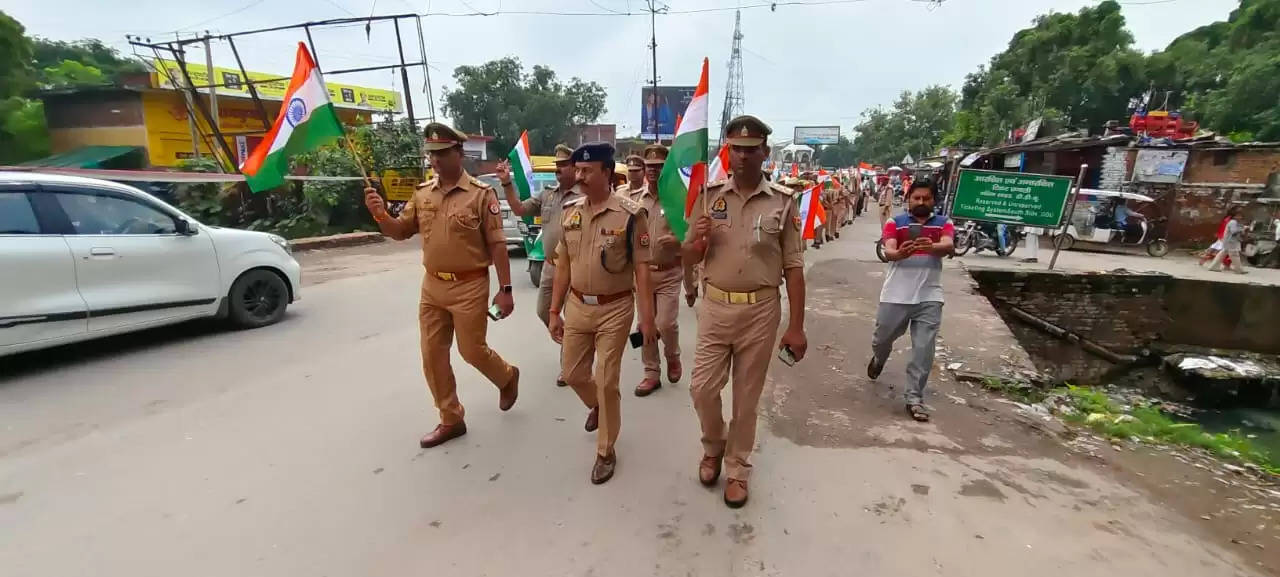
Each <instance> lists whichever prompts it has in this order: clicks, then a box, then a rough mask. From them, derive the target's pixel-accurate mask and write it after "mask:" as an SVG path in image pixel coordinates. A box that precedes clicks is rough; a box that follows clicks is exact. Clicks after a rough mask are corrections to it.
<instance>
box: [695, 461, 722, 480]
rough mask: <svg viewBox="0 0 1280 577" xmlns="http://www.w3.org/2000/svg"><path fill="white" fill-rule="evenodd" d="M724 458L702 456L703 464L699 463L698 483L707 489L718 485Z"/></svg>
mask: <svg viewBox="0 0 1280 577" xmlns="http://www.w3.org/2000/svg"><path fill="white" fill-rule="evenodd" d="M723 459H724V458H723V457H710V456H707V455H703V456H702V462H700V463H698V481H699V482H701V483H702V484H703V485H705V486H707V487H711V486H713V485H715V484H716V481H717V480H718V479H720V463H722V462H723Z"/></svg>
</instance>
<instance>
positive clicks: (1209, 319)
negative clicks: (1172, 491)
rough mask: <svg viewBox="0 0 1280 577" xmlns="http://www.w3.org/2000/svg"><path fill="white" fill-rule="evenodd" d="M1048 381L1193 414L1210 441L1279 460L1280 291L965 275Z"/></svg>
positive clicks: (1141, 277) (1103, 277) (1110, 278)
mask: <svg viewBox="0 0 1280 577" xmlns="http://www.w3.org/2000/svg"><path fill="white" fill-rule="evenodd" d="M970 274H971V275H972V276H973V278H974V280H975V281H976V282H977V286H978V290H979V291H980V292H981V294H982V295H983V296H985V297H986V298H987V299H989V300H990V301H991V303H992V304H993V305H994V307H995V308H996V310H997V311H998V312H999V314H1000V316H1001V318H1002V319H1003V320H1004V321H1005V323H1006V324H1007V325H1008V326H1009V328H1010V330H1011V331H1012V332H1013V334H1014V336H1015V337H1016V338H1017V339H1018V341H1019V343H1020V344H1021V345H1022V347H1023V348H1024V349H1025V350H1026V351H1027V353H1028V354H1029V355H1030V356H1031V359H1032V361H1033V362H1034V363H1035V365H1036V368H1037V370H1038V371H1039V372H1040V373H1042V374H1043V375H1046V376H1047V377H1048V379H1049V380H1050V381H1052V382H1057V383H1063V382H1065V383H1071V384H1082V385H1095V386H1102V385H1117V386H1121V387H1129V388H1136V389H1139V390H1141V391H1143V392H1144V393H1145V394H1148V395H1151V396H1156V397H1160V398H1164V399H1168V400H1172V401H1177V402H1180V403H1184V404H1187V405H1189V406H1190V407H1192V408H1193V409H1192V410H1191V411H1189V414H1188V415H1186V417H1188V418H1190V419H1191V420H1194V421H1196V422H1198V423H1200V424H1201V425H1202V426H1203V427H1204V428H1205V430H1208V431H1210V432H1225V431H1231V430H1235V431H1239V432H1241V433H1242V434H1245V435H1248V436H1250V437H1251V438H1252V439H1253V440H1254V441H1255V443H1257V444H1258V445H1259V446H1261V447H1262V448H1265V449H1266V450H1268V451H1269V452H1270V453H1271V454H1273V455H1280V325H1278V324H1277V319H1280V287H1274V286H1264V285H1253V284H1243V283H1227V282H1214V281H1205V280H1195V279H1181V278H1175V277H1172V276H1168V275H1160V274H1129V273H1119V272H1116V273H1105V274H1071V273H1056V272H1048V271H1043V272H1024V271H998V270H971V271H970Z"/></svg>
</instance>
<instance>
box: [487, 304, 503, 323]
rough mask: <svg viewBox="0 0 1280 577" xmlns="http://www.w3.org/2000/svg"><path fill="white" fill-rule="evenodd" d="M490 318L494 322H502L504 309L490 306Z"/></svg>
mask: <svg viewBox="0 0 1280 577" xmlns="http://www.w3.org/2000/svg"><path fill="white" fill-rule="evenodd" d="M489 318H491V319H493V320H495V321H500V320H502V309H500V308H498V305H490V306H489Z"/></svg>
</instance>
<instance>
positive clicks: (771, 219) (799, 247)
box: [694, 179, 804, 292]
mask: <svg viewBox="0 0 1280 577" xmlns="http://www.w3.org/2000/svg"><path fill="white" fill-rule="evenodd" d="M694 214H706V215H708V216H710V217H711V235H710V245H709V246H708V248H707V254H706V258H705V259H704V260H703V261H702V274H703V278H704V279H705V280H706V282H707V283H708V284H710V285H712V286H714V287H716V288H719V289H721V290H726V291H731V292H752V291H755V290H759V289H761V288H764V287H777V286H780V285H781V284H782V271H783V270H784V269H789V268H803V267H804V237H803V231H802V229H803V227H804V223H802V222H800V209H799V207H798V206H797V204H796V201H795V197H794V196H793V193H792V191H791V189H789V188H787V187H785V186H782V185H778V184H772V183H770V182H769V181H767V180H764V179H761V180H760V184H759V185H758V186H756V188H755V189H754V190H748V191H739V190H736V189H735V188H734V184H733V180H724V181H720V182H715V183H712V184H710V185H708V186H707V190H706V191H704V192H703V193H702V194H701V195H699V197H698V200H697V203H696V206H695V207H694Z"/></svg>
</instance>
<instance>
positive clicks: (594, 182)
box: [365, 116, 846, 507]
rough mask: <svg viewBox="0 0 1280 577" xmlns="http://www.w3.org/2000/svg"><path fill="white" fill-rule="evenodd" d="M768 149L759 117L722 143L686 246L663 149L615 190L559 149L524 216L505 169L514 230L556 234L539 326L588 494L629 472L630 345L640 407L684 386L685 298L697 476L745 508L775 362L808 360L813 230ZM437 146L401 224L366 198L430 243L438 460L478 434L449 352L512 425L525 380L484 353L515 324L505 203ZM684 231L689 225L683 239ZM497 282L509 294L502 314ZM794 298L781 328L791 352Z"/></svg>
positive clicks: (370, 192) (458, 158)
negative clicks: (492, 330) (581, 415)
mask: <svg viewBox="0 0 1280 577" xmlns="http://www.w3.org/2000/svg"><path fill="white" fill-rule="evenodd" d="M770 133H771V130H770V128H769V127H768V126H767V125H766V124H765V123H764V122H762V121H760V120H759V119H757V118H755V117H752V116H740V117H737V118H735V119H733V120H732V121H730V122H729V123H728V124H727V125H726V126H725V139H724V140H725V142H726V143H727V144H728V146H729V165H730V176H729V178H727V179H725V180H721V181H717V182H712V183H708V184H707V185H706V186H705V189H703V190H700V191H699V190H698V187H697V186H696V183H695V186H694V188H692V189H690V192H689V199H688V200H689V202H688V206H687V209H686V213H685V214H684V215H673V216H676V217H677V218H678V217H685V219H683V220H680V221H679V224H680V225H681V227H680V230H681V231H682V234H683V235H684V238H683V239H680V238H678V237H677V235H676V234H675V233H673V232H672V226H671V223H672V221H670V220H669V219H668V215H667V212H666V211H665V210H664V208H663V206H664V203H663V202H662V199H660V198H659V194H658V182H659V177H660V176H661V175H662V173H663V168H664V164H665V162H666V161H667V159H668V150H667V149H666V147H663V146H661V145H652V146H649V147H647V148H646V149H645V150H644V151H643V153H642V154H641V155H639V156H634V155H633V156H630V157H628V158H626V159H625V165H626V170H627V176H628V183H627V184H626V185H625V186H624V187H620V188H618V189H614V188H613V184H612V177H613V174H614V172H615V170H616V166H615V160H614V155H615V151H614V149H613V147H612V145H609V144H606V143H591V144H584V145H582V146H579V147H578V148H576V149H572V150H570V149H569V148H568V147H565V146H560V147H557V149H556V167H557V183H558V184H557V185H556V186H555V187H554V188H552V189H549V190H548V191H544V192H543V194H542V195H541V196H538V197H535V198H530V199H526V200H523V201H522V200H520V199H519V198H517V196H516V192H515V190H514V188H513V186H512V184H511V180H512V179H511V168H510V167H509V166H507V165H504V166H501V167H500V168H499V169H498V171H497V176H498V179H499V181H500V182H501V183H502V185H503V189H504V191H503V192H504V195H505V197H506V198H507V200H508V203H509V204H510V206H511V208H512V212H514V213H516V214H517V215H523V214H538V215H541V216H542V222H543V224H544V226H545V228H544V229H543V235H544V237H543V238H544V242H545V243H546V244H545V245H544V246H546V248H547V250H548V261H547V263H546V265H545V266H544V269H543V271H544V272H543V279H542V283H541V286H542V287H546V288H545V289H544V290H545V295H540V297H539V303H538V304H539V307H538V308H539V310H538V314H539V317H540V318H542V320H543V321H544V323H545V324H546V325H547V329H548V331H549V332H550V334H551V337H552V339H553V340H554V341H555V342H556V343H559V344H560V345H561V351H560V359H561V373H560V375H561V376H560V378H559V379H558V380H559V381H562V382H563V384H567V385H568V386H569V387H571V388H572V389H573V391H574V392H575V393H576V394H577V396H578V398H579V399H581V401H582V403H583V405H584V407H585V409H586V412H587V418H586V422H585V429H586V430H587V431H594V432H596V434H597V443H596V459H595V463H594V465H593V466H592V468H591V474H590V479H591V482H592V483H595V484H600V483H604V482H606V481H608V480H609V479H610V478H612V476H613V475H614V473H615V471H616V470H617V466H618V455H617V452H616V450H615V445H616V443H617V439H618V433H619V430H620V428H621V424H622V415H621V394H620V391H619V377H620V373H621V361H622V353H623V352H624V350H625V347H626V346H627V344H628V337H629V335H632V330H633V327H638V330H637V331H636V332H637V333H638V334H637V335H634V336H632V337H631V338H633V339H638V340H639V341H641V342H640V345H641V346H642V347H643V351H642V353H643V354H642V358H643V362H644V379H643V380H642V381H641V382H640V383H639V385H637V387H636V389H635V394H636V395H637V396H641V397H643V396H647V395H649V394H652V393H653V392H654V391H656V390H658V389H659V388H661V386H662V381H661V377H662V376H663V371H662V364H663V363H662V362H663V361H664V360H665V363H666V372H665V376H666V377H667V380H668V381H669V382H676V381H679V380H680V379H681V377H682V376H683V364H682V362H681V358H680V343H679V327H678V322H677V317H678V314H677V313H678V306H679V300H680V299H679V296H680V292H681V287H683V288H684V292H685V296H686V302H687V303H688V304H689V306H694V304H695V302H696V301H697V300H698V298H697V297H698V296H699V293H701V295H702V297H703V298H702V299H701V302H700V303H699V304H698V307H699V308H698V326H697V331H696V332H697V338H696V345H695V354H694V359H693V369H692V374H691V375H692V376H691V379H692V382H691V384H690V386H689V391H690V394H691V396H692V398H693V405H694V409H695V411H696V412H697V415H698V420H699V423H700V427H701V444H702V455H701V458H700V459H699V461H698V462H697V465H696V472H695V474H696V475H697V477H698V480H699V481H700V482H701V483H702V484H704V485H707V486H714V485H716V483H717V482H718V480H719V478H720V476H721V473H722V471H723V472H724V473H725V474H726V482H725V488H724V501H725V503H726V504H728V505H729V506H730V507H741V506H742V505H744V504H745V503H746V502H747V499H748V495H749V491H748V481H749V478H750V474H751V463H750V456H751V451H752V449H753V447H754V444H755V435H756V414H757V408H758V404H759V401H760V396H761V392H762V390H763V388H764V381H765V376H766V374H767V373H768V369H769V363H770V362H771V361H772V359H773V357H774V356H775V355H781V356H784V357H786V358H788V359H795V360H799V359H802V358H804V355H805V352H806V349H807V347H808V342H807V340H806V336H805V331H804V309H805V288H804V257H803V251H804V248H805V242H804V232H805V223H804V222H803V220H802V216H801V212H800V205H799V203H798V202H797V200H798V193H797V192H796V190H795V187H794V184H795V183H789V184H792V185H793V186H784V185H783V184H779V183H774V182H771V181H770V180H769V179H768V178H767V177H766V175H765V173H764V172H763V170H762V167H763V165H764V162H765V160H766V159H767V158H768V155H769V147H768V142H767V141H768V137H769V134H770ZM425 137H426V138H425V143H426V150H427V151H428V154H429V156H430V161H431V164H432V166H434V167H435V171H436V176H435V177H434V178H432V179H431V180H429V181H427V182H426V183H424V184H422V185H421V186H420V187H419V188H418V189H417V191H416V192H415V194H414V197H413V199H412V200H411V201H410V202H409V203H408V204H407V205H406V207H405V209H404V210H403V211H402V212H401V213H400V214H399V215H398V216H395V217H392V216H391V215H390V214H388V213H387V210H386V207H385V204H384V203H383V200H382V198H381V196H379V194H378V193H377V191H376V190H374V189H373V188H368V189H366V191H365V203H366V206H367V207H368V209H369V211H370V213H371V214H372V215H373V217H374V220H375V221H376V222H377V223H378V226H379V228H380V230H381V231H382V233H383V234H384V235H386V236H389V237H391V238H395V239H406V238H410V237H412V236H414V235H418V236H421V237H422V251H423V265H424V267H425V269H426V270H425V275H424V277H423V281H422V292H421V297H420V301H419V324H420V329H421V348H422V361H423V373H424V375H425V377H426V380H427V385H428V388H429V389H430V390H431V394H432V397H433V399H434V400H435V405H436V408H437V410H438V412H439V416H440V424H439V425H438V426H437V427H436V428H435V429H434V430H433V431H432V432H431V433H429V434H427V435H426V436H424V437H423V438H422V439H421V441H420V443H419V444H420V446H421V447H423V448H428V447H434V446H436V445H439V444H441V443H444V442H446V441H449V440H451V439H454V438H457V437H460V436H462V435H465V434H466V432H467V429H466V423H465V421H464V411H463V408H462V405H461V403H460V402H459V401H458V396H457V393H456V381H455V379H454V375H453V370H452V367H451V366H450V363H449V353H450V350H449V349H450V348H451V347H452V343H453V341H454V337H455V335H456V337H457V344H458V352H459V353H460V354H461V356H462V358H463V360H465V361H466V362H467V363H468V364H471V365H472V366H474V367H476V368H477V369H478V370H479V371H480V372H481V373H482V374H484V375H485V377H486V378H488V379H489V380H490V381H491V382H492V383H493V384H494V385H495V386H496V387H497V388H498V406H499V409H501V410H503V411H506V410H509V409H511V407H512V406H514V405H515V403H516V400H517V397H518V394H519V381H520V371H519V369H518V368H516V367H513V366H511V365H509V364H507V363H506V362H505V361H504V360H503V359H502V358H501V357H500V356H499V355H498V354H497V353H496V352H494V351H493V350H492V349H490V348H489V346H488V344H487V343H486V329H487V326H488V320H489V319H488V318H486V316H487V315H489V314H491V312H492V314H493V315H494V316H497V317H498V318H502V317H505V316H507V315H510V314H511V312H512V310H513V309H514V302H513V300H512V291H511V271H510V263H509V261H508V260H507V253H506V247H505V244H504V239H503V234H502V219H501V211H500V207H499V204H498V196H497V191H495V190H494V189H493V188H491V187H490V186H488V185H486V184H484V183H483V182H481V181H479V180H477V179H475V178H473V177H471V176H470V175H468V174H467V173H466V172H465V171H464V170H463V169H462V159H463V156H462V144H463V143H464V142H465V141H466V138H467V137H466V135H465V134H463V133H461V132H459V131H457V130H454V129H453V128H451V127H449V126H446V125H444V124H441V123H434V122H433V123H431V124H428V125H427V127H426V129H425ZM667 168H668V169H674V168H677V167H667ZM841 194H843V189H841ZM843 199H844V197H843V196H836V193H832V195H831V196H830V198H829V201H830V207H829V209H828V210H829V214H832V215H833V217H834V218H833V221H832V222H831V223H830V225H838V224H842V223H843V222H844V220H845V218H846V217H845V213H846V211H844V210H843V209H842V208H841V206H840V205H841V202H842V201H843ZM667 206H670V205H667ZM686 220H687V221H689V222H690V223H691V224H690V225H689V227H688V230H687V232H684V225H685V222H686ZM557 225H558V226H557ZM830 225H829V226H830ZM831 228H836V227H835V226H831ZM490 266H492V267H493V269H494V274H496V275H497V277H498V287H499V288H498V290H497V291H496V293H495V294H494V295H493V296H492V297H490V295H489V294H488V293H489V286H490V283H489V268H490ZM548 271H550V272H548ZM783 290H785V291H786V295H787V298H786V299H785V302H786V306H785V315H786V318H787V323H786V326H785V329H784V330H783V332H782V337H781V339H780V340H779V339H778V332H779V329H780V328H782V318H783V315H784V306H783V303H784V299H783V298H782V291H783ZM544 300H545V305H544ZM544 306H545V309H544V308H543V307H544ZM544 311H545V312H544ZM726 386H731V387H732V391H733V399H732V403H730V411H729V421H728V423H726V422H725V419H724V413H723V407H722V401H721V393H722V391H723V389H724V388H725V387H726ZM690 465H693V463H692V462H691V463H690ZM692 468H694V467H692V466H691V469H692Z"/></svg>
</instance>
